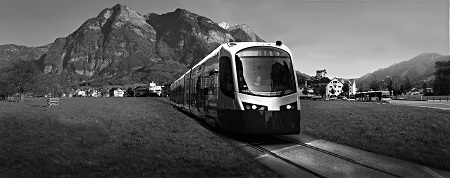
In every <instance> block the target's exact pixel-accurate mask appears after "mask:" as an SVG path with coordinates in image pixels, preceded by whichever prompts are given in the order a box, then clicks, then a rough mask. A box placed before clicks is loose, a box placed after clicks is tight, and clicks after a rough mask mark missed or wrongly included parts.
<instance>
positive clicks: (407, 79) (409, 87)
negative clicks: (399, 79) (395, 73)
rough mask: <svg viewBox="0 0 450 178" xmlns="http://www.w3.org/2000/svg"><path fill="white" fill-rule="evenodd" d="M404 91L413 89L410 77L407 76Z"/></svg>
mask: <svg viewBox="0 0 450 178" xmlns="http://www.w3.org/2000/svg"><path fill="white" fill-rule="evenodd" d="M403 87H404V91H410V90H411V89H412V85H411V81H410V80H409V77H408V76H406V79H405V81H404V82H403Z"/></svg>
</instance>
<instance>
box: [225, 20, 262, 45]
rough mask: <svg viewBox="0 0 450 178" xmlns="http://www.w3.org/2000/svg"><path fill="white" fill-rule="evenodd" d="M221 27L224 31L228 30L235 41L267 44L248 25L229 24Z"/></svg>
mask: <svg viewBox="0 0 450 178" xmlns="http://www.w3.org/2000/svg"><path fill="white" fill-rule="evenodd" d="M219 26H220V27H222V28H223V29H226V30H227V31H229V32H230V34H231V35H233V37H234V39H235V40H236V41H237V42H239V41H257V42H265V41H264V40H263V39H261V38H260V37H259V36H258V35H257V34H256V33H255V32H253V30H251V29H250V27H249V26H248V25H246V24H234V25H232V24H229V23H227V22H221V23H219Z"/></svg>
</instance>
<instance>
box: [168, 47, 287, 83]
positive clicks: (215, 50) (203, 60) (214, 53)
mask: <svg viewBox="0 0 450 178" xmlns="http://www.w3.org/2000/svg"><path fill="white" fill-rule="evenodd" d="M257 46H267V47H275V48H279V49H282V50H285V51H287V52H288V53H289V54H290V55H291V57H292V53H291V50H289V48H288V47H287V46H286V45H284V44H282V43H281V41H277V42H275V43H267V42H229V43H224V44H221V45H220V46H219V47H217V48H216V49H214V51H212V52H211V53H209V54H208V55H207V56H205V57H204V58H203V59H202V60H201V61H200V62H198V63H197V64H195V65H194V66H193V67H191V68H190V69H189V70H188V71H186V72H185V73H184V74H183V75H182V76H181V77H180V78H178V79H177V80H175V81H178V80H180V79H181V78H183V77H184V76H185V75H186V74H188V73H189V72H191V70H192V69H193V68H195V67H197V66H199V65H201V64H203V63H204V62H205V61H206V60H208V59H209V58H211V57H212V56H214V55H216V54H217V53H218V52H219V51H220V50H221V49H222V48H223V49H225V50H227V51H229V52H230V53H233V54H234V53H237V52H238V51H240V50H242V49H245V48H250V47H257Z"/></svg>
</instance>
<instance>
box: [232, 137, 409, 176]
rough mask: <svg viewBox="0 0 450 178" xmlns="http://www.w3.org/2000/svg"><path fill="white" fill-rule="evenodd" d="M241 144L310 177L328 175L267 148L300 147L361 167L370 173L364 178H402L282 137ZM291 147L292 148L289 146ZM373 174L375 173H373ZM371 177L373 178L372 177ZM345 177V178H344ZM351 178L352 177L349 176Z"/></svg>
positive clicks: (248, 140)
mask: <svg viewBox="0 0 450 178" xmlns="http://www.w3.org/2000/svg"><path fill="white" fill-rule="evenodd" d="M239 140H240V141H241V142H242V143H245V144H246V145H247V146H248V147H251V148H253V149H255V150H257V151H259V152H261V154H262V155H267V156H271V157H274V158H276V159H279V160H280V161H282V162H284V163H285V164H288V165H291V166H293V167H295V168H297V169H300V170H301V171H304V172H307V173H309V174H310V175H312V176H314V177H329V176H330V173H329V172H328V173H322V172H321V171H320V170H318V169H317V168H311V167H308V165H306V166H305V164H302V163H298V162H297V161H296V160H295V159H292V157H286V155H283V154H280V153H277V152H276V151H277V149H275V150H273V149H271V148H268V147H267V146H268V145H272V146H273V145H277V144H278V145H280V144H283V145H287V144H291V145H293V146H297V147H301V148H296V149H303V150H304V149H308V150H310V151H313V152H319V153H320V154H325V155H326V157H333V158H336V159H340V160H343V161H345V162H348V163H349V164H352V165H355V166H357V167H363V168H364V169H365V170H368V171H364V172H371V173H370V174H369V175H365V176H364V177H375V176H379V175H382V177H403V176H401V175H398V174H396V173H392V172H388V171H385V170H382V169H379V168H376V167H373V166H370V165H366V164H363V163H360V162H358V161H356V160H354V159H352V158H348V157H345V156H342V155H339V154H336V153H333V152H330V151H327V150H324V149H320V148H317V147H314V146H311V145H308V144H305V143H302V142H299V141H296V140H292V139H288V138H284V137H282V136H266V137H258V138H256V139H255V137H245V138H240V139H239ZM291 147H292V146H291ZM374 172H375V173H374ZM372 175H373V176H372ZM354 176H355V177H360V176H361V175H354ZM345 177H346V176H345ZM350 177H353V176H350Z"/></svg>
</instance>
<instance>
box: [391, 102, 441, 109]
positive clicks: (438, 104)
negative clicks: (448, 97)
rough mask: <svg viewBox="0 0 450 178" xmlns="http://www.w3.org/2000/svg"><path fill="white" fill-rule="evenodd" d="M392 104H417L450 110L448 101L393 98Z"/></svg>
mask: <svg viewBox="0 0 450 178" xmlns="http://www.w3.org/2000/svg"><path fill="white" fill-rule="evenodd" d="M392 104H398V105H407V106H416V107H424V108H434V109H442V110H450V102H447V101H405V100H392Z"/></svg>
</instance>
